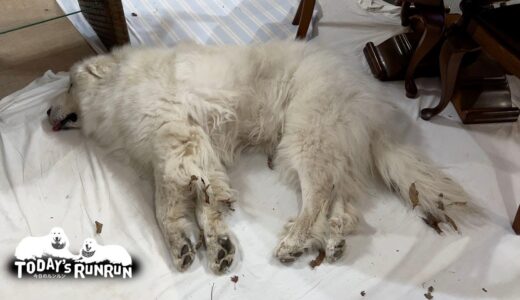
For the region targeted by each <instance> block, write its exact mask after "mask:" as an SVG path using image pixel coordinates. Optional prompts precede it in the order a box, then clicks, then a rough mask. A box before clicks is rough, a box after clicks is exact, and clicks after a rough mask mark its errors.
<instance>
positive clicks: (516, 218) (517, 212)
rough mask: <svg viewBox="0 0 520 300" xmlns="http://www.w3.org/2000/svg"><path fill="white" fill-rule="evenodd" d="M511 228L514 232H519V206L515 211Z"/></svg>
mask: <svg viewBox="0 0 520 300" xmlns="http://www.w3.org/2000/svg"><path fill="white" fill-rule="evenodd" d="M513 230H514V231H515V233H516V234H520V206H519V207H518V210H517V211H516V216H515V220H514V221H513Z"/></svg>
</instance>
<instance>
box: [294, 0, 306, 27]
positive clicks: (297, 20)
mask: <svg viewBox="0 0 520 300" xmlns="http://www.w3.org/2000/svg"><path fill="white" fill-rule="evenodd" d="M303 2H305V0H300V3H299V4H298V9H297V10H296V14H295V15H294V19H293V20H292V24H293V25H299V24H300V18H301V16H302V6H303Z"/></svg>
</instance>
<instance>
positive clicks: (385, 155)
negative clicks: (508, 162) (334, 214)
mask: <svg viewBox="0 0 520 300" xmlns="http://www.w3.org/2000/svg"><path fill="white" fill-rule="evenodd" d="M372 155H373V159H374V164H375V168H376V169H377V171H378V172H379V174H380V175H381V177H382V178H383V181H384V182H385V184H386V185H387V186H388V187H389V188H390V189H392V191H394V192H395V193H397V194H398V195H399V196H400V197H401V198H402V199H403V200H404V202H405V204H407V206H409V207H410V208H412V209H413V210H414V211H418V212H419V213H420V214H421V215H422V218H423V220H424V222H425V223H426V224H428V225H429V226H430V227H432V228H434V229H435V230H436V231H437V232H438V233H440V232H441V231H442V229H443V228H446V227H451V228H453V229H454V230H456V231H458V226H457V224H459V223H460V222H465V221H468V220H469V218H468V216H469V215H473V214H474V213H476V212H478V208H477V207H476V206H475V205H474V204H471V203H469V199H470V198H469V196H468V194H467V193H466V192H465V191H464V189H463V188H462V187H461V186H460V185H459V184H457V183H456V182H455V181H453V180H452V179H451V178H450V177H448V176H447V175H446V174H444V173H443V172H442V171H441V170H439V169H438V168H437V167H436V166H434V165H433V164H432V163H431V162H430V161H429V160H428V159H426V158H424V157H422V156H421V155H420V154H419V153H418V152H417V151H415V150H414V149H412V148H411V147H409V146H406V145H403V144H399V143H395V142H393V141H391V140H390V139H389V137H387V136H386V135H382V136H380V137H379V138H378V139H377V140H376V141H375V142H374V143H373V148H372ZM439 225H441V226H440V227H439ZM446 225H447V226H446Z"/></svg>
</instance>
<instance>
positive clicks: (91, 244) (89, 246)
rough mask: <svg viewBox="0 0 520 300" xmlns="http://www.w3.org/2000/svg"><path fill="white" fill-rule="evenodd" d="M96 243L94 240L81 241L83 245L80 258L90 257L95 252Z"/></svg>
mask: <svg viewBox="0 0 520 300" xmlns="http://www.w3.org/2000/svg"><path fill="white" fill-rule="evenodd" d="M97 246H98V243H97V242H96V240H94V239H91V238H88V239H85V240H84V241H83V245H82V246H81V256H83V257H91V256H92V255H94V253H95V252H96V249H97Z"/></svg>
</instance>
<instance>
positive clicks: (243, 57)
mask: <svg viewBox="0 0 520 300" xmlns="http://www.w3.org/2000/svg"><path fill="white" fill-rule="evenodd" d="M70 75H71V88H70V89H69V92H68V93H67V94H66V95H64V96H63V97H62V98H60V99H58V100H57V101H56V103H54V104H53V105H52V107H51V109H50V110H49V111H48V114H49V119H50V122H51V124H52V125H53V126H54V129H55V130H58V129H60V128H70V127H81V130H82V132H83V133H84V134H85V135H86V136H89V137H92V138H94V139H95V140H97V141H99V142H100V143H101V144H103V145H107V146H110V147H111V148H112V149H115V150H124V151H125V152H126V153H128V154H129V156H130V157H131V158H132V159H133V162H134V163H135V165H136V167H138V168H139V169H140V170H144V171H148V172H149V174H151V176H153V177H152V178H154V181H155V189H156V192H155V199H156V200H155V201H156V202H155V203H156V215H157V220H158V223H159V226H160V227H161V230H162V232H163V234H164V237H165V240H166V241H167V243H168V244H169V246H170V249H171V254H172V256H173V260H174V263H175V265H176V266H177V268H178V269H180V270H185V269H186V268H188V267H189V266H190V265H191V263H192V262H193V259H194V253H195V248H194V247H193V244H192V241H190V239H189V238H188V236H189V234H188V233H189V232H190V231H192V230H194V229H196V228H197V226H198V228H200V231H201V233H202V235H203V238H204V242H205V245H206V247H207V255H208V261H209V264H210V268H211V269H212V270H213V271H214V272H217V273H219V272H223V271H225V270H227V269H228V267H229V266H230V265H231V262H232V260H233V256H234V253H235V246H234V243H233V242H232V241H231V239H230V232H229V230H228V227H227V226H226V224H225V223H224V222H223V214H224V213H225V212H228V211H229V209H230V208H231V207H230V204H231V203H232V202H233V201H235V193H234V192H233V190H232V189H231V188H230V186H229V179H228V176H227V174H226V166H228V165H230V164H231V163H233V162H234V161H235V160H236V158H237V156H238V155H239V153H240V152H241V151H242V150H244V149H250V148H255V149H257V150H260V151H263V152H264V153H266V154H267V155H268V156H270V157H272V158H273V162H274V166H275V168H276V169H278V170H279V171H280V173H281V175H282V178H283V179H285V180H286V181H287V182H288V183H290V184H292V185H294V187H295V188H296V189H297V190H298V191H299V192H300V196H301V200H302V210H301V212H300V213H299V215H298V217H297V218H296V219H295V220H294V221H292V222H290V224H289V225H288V230H287V232H286V233H284V235H283V237H282V238H281V241H280V242H279V244H278V246H277V248H276V250H275V255H276V257H277V258H278V259H280V260H281V261H282V262H291V261H293V260H295V259H296V258H297V257H299V256H300V255H301V254H302V253H303V252H304V251H305V250H306V249H308V248H309V247H311V245H314V246H315V247H319V248H322V249H325V252H326V257H327V259H328V260H329V261H334V260H336V259H338V258H339V257H340V256H341V255H342V253H343V250H344V247H345V237H346V235H347V234H348V233H350V232H351V231H352V230H354V229H355V227H356V224H357V223H358V212H357V211H356V209H355V200H356V199H359V198H361V197H362V196H364V195H365V194H366V191H367V187H368V186H369V185H370V183H371V182H372V181H374V180H375V176H379V177H381V178H382V179H383V181H384V183H386V185H387V186H388V187H389V188H391V189H392V190H394V191H395V192H396V193H397V194H399V195H400V196H401V198H402V199H404V202H405V203H406V204H407V205H408V206H409V207H414V208H415V210H417V211H418V212H420V213H421V214H422V215H423V216H424V217H425V219H426V220H427V221H428V222H430V224H433V225H435V226H436V224H438V222H447V223H450V224H451V223H452V222H451V221H452V218H450V217H454V218H455V217H457V215H456V214H455V211H456V210H457V209H466V208H467V205H466V201H467V195H466V193H465V192H464V190H463V189H462V188H461V187H460V186H459V185H457V184H456V183H455V182H453V181H452V180H451V179H449V178H448V177H447V176H446V175H444V174H443V173H442V172H441V171H439V170H438V169H437V168H435V167H434V166H433V165H432V164H431V163H429V162H428V160H427V159H424V158H421V157H420V156H419V155H418V154H417V153H416V152H415V151H414V150H412V149H410V148H409V147H407V146H404V145H402V144H400V143H398V142H396V141H395V137H393V136H390V135H389V133H388V132H387V130H386V129H385V128H386V127H388V124H387V121H386V120H387V118H386V117H387V116H388V114H389V113H390V112H391V111H392V109H391V108H389V107H388V105H385V104H384V103H383V102H382V101H380V100H378V99H373V98H372V96H371V95H370V94H369V93H368V92H367V91H369V90H370V87H369V86H364V85H363V84H362V83H360V82H359V80H356V77H357V76H356V73H355V72H351V71H349V69H348V66H346V65H345V64H344V63H343V62H342V58H341V57H339V56H337V55H335V54H334V53H332V52H330V51H328V50H325V49H322V48H319V47H314V46H312V45H309V44H304V43H299V42H275V43H269V44H265V45H257V46H219V47H207V46H197V45H181V46H178V47H175V48H171V49H167V48H161V49H157V48H155V49H147V48H142V49H136V48H130V47H124V48H121V49H117V50H115V51H113V52H112V53H111V54H107V55H100V56H96V57H93V58H90V59H87V60H85V61H83V62H80V63H78V64H76V65H75V66H74V67H73V68H72V70H71V73H70ZM412 184H414V185H413V187H414V189H410V187H411V186H412ZM410 190H413V193H412V194H413V196H412V197H410V196H409V191H410ZM415 191H416V192H417V193H418V194H417V193H415ZM194 199H195V215H196V220H197V224H195V223H193V222H191V221H190V220H189V216H190V208H191V207H192V206H191V204H192V203H194V201H193V200H194ZM416 206H417V207H416Z"/></svg>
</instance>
